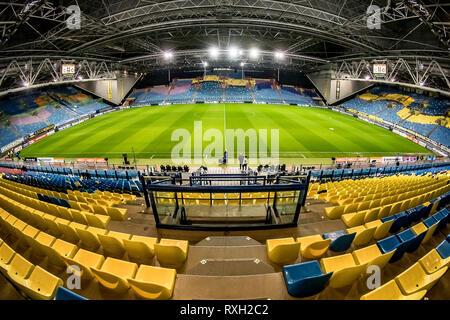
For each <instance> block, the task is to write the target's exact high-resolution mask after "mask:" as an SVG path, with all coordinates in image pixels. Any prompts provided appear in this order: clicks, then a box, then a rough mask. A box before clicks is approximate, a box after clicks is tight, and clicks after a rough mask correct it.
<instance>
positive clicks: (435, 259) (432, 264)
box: [419, 249, 450, 274]
mask: <svg viewBox="0 0 450 320" xmlns="http://www.w3.org/2000/svg"><path fill="white" fill-rule="evenodd" d="M419 263H420V264H421V265H422V267H423V269H424V270H425V271H426V273H428V274H432V273H434V272H436V271H438V270H440V269H441V268H444V267H447V266H449V265H450V257H447V258H446V259H442V257H441V256H440V255H439V253H438V252H437V251H436V249H433V250H431V251H430V252H428V253H427V254H426V255H425V256H423V257H422V258H421V259H420V260H419Z"/></svg>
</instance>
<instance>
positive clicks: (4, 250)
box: [0, 243, 16, 274]
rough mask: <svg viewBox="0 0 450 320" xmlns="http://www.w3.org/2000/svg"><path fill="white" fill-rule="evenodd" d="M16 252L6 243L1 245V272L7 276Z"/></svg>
mask: <svg viewBox="0 0 450 320" xmlns="http://www.w3.org/2000/svg"><path fill="white" fill-rule="evenodd" d="M15 254H16V252H15V251H14V250H13V249H12V248H11V247H10V246H8V245H7V244H6V243H2V244H1V245H0V271H1V272H2V273H3V274H5V273H6V272H8V269H9V266H10V264H11V261H12V259H13V257H14V255H15Z"/></svg>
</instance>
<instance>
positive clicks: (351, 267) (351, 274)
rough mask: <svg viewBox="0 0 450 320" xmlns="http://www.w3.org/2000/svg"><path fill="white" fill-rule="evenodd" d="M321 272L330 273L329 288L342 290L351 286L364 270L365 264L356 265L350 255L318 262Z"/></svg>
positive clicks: (323, 259)
mask: <svg viewBox="0 0 450 320" xmlns="http://www.w3.org/2000/svg"><path fill="white" fill-rule="evenodd" d="M320 265H321V267H322V270H323V271H324V272H326V273H329V272H332V273H333V275H332V276H331V278H330V284H329V285H330V287H332V288H342V287H346V286H349V285H351V284H352V283H353V282H354V281H355V280H356V279H358V278H359V277H360V276H361V274H362V272H363V271H364V270H365V266H366V265H365V264H361V265H359V264H356V262H355V260H354V259H353V256H352V255H351V254H350V253H347V254H342V255H339V256H335V257H329V258H322V259H321V260H320Z"/></svg>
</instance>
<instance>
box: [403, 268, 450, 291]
mask: <svg viewBox="0 0 450 320" xmlns="http://www.w3.org/2000/svg"><path fill="white" fill-rule="evenodd" d="M447 269H448V267H443V268H441V269H439V270H437V271H435V272H433V273H431V274H427V273H426V272H425V270H424V269H423V268H422V266H421V264H420V263H418V262H416V263H415V264H413V265H412V266H411V267H409V268H408V269H406V270H405V271H403V272H402V273H401V274H399V275H398V276H396V277H395V281H397V283H398V285H399V287H400V288H401V289H402V291H403V293H404V294H413V293H416V292H418V291H420V290H427V291H428V290H430V289H431V288H432V287H433V285H434V284H435V283H436V282H437V281H438V280H439V279H440V278H441V277H442V276H443V275H444V274H445V273H446V272H447Z"/></svg>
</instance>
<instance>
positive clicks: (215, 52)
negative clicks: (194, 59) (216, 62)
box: [208, 47, 219, 58]
mask: <svg viewBox="0 0 450 320" xmlns="http://www.w3.org/2000/svg"><path fill="white" fill-rule="evenodd" d="M208 51H209V55H210V56H211V58H217V57H218V56H219V49H218V48H216V47H212V48H210V49H209V50H208Z"/></svg>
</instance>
